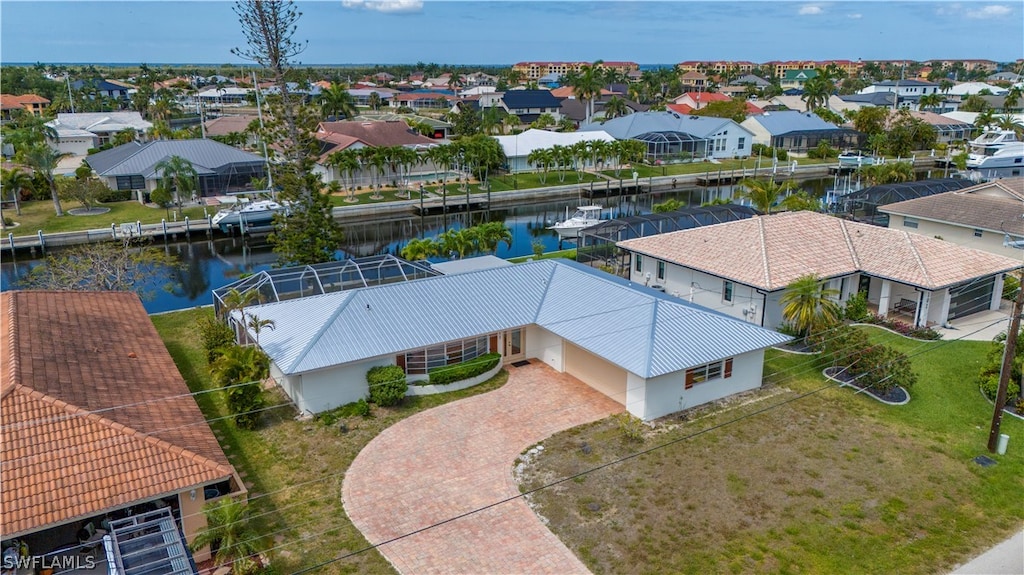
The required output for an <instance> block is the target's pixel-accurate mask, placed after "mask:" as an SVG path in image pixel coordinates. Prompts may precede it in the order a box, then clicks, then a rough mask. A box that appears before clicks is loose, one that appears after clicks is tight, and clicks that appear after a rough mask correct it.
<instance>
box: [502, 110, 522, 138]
mask: <svg viewBox="0 0 1024 575" xmlns="http://www.w3.org/2000/svg"><path fill="white" fill-rule="evenodd" d="M501 124H502V126H503V127H504V128H505V129H504V130H503V132H504V133H506V134H511V133H512V130H514V129H515V128H516V127H518V126H519V125H520V124H522V121H520V120H519V116H516V115H515V114H508V115H507V116H505V117H504V118H503V119H502V121H501Z"/></svg>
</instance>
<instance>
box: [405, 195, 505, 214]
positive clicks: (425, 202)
mask: <svg viewBox="0 0 1024 575" xmlns="http://www.w3.org/2000/svg"><path fill="white" fill-rule="evenodd" d="M488 203H489V202H488V201H487V197H486V196H483V195H481V194H472V195H470V196H469V197H466V195H465V194H448V195H447V196H446V197H442V196H438V195H436V194H432V193H426V194H424V197H423V198H422V200H421V201H418V202H417V201H415V200H414V203H413V204H412V209H413V211H414V212H415V213H416V215H418V216H427V215H431V214H441V213H447V212H464V211H467V210H468V211H472V210H485V209H487V206H488Z"/></svg>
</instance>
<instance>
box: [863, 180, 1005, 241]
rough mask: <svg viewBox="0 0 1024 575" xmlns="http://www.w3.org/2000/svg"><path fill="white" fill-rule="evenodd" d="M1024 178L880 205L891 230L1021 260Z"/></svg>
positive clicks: (879, 208)
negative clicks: (912, 233) (907, 232)
mask: <svg viewBox="0 0 1024 575" xmlns="http://www.w3.org/2000/svg"><path fill="white" fill-rule="evenodd" d="M1022 209H1024V178H1005V179H1002V180H994V181H991V182H986V183H983V184H978V185H976V186H972V187H969V188H964V189H962V190H959V191H955V192H946V193H943V194H935V195H933V196H926V197H923V198H916V199H913V200H907V201H904V202H897V203H895V204H888V205H885V206H879V207H878V211H879V212H882V213H885V214H888V215H889V227H890V228H893V229H897V230H907V231H912V232H915V233H918V234H921V235H925V236H934V237H940V238H942V239H944V240H946V241H947V242H952V243H954V244H957V245H960V246H965V247H969V248H974V249H978V250H983V251H986V252H990V253H994V254H1000V255H1004V256H1007V257H1011V258H1014V259H1016V260H1018V261H1022V260H1021V257H1022V255H1024V252H1022V251H1021V250H1022V249H1024V219H1021V213H1024V212H1022Z"/></svg>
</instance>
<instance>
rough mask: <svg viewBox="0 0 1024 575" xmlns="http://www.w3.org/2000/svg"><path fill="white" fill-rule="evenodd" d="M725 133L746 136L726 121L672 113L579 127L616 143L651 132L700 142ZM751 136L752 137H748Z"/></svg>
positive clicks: (644, 114)
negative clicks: (599, 132) (604, 134)
mask: <svg viewBox="0 0 1024 575" xmlns="http://www.w3.org/2000/svg"><path fill="white" fill-rule="evenodd" d="M724 129H735V130H743V131H745V132H749V130H747V129H746V128H744V127H742V126H740V125H739V124H737V123H736V122H734V121H732V120H730V119H728V118H715V117H713V116H687V115H685V114H679V113H676V112H672V111H666V112H637V113H635V114H628V115H626V116H619V117H618V118H614V119H611V120H608V121H607V122H604V123H603V124H602V123H599V122H591V123H589V124H584V125H582V126H580V128H579V130H577V131H578V132H593V131H596V130H603V131H605V132H608V133H609V134H610V135H611V136H612V137H614V138H615V139H616V140H628V139H631V138H636V137H637V136H641V135H643V134H648V133H651V132H682V133H685V134H690V135H692V136H695V137H697V138H700V139H703V138H707V137H708V136H711V135H713V134H717V133H718V132H720V131H722V130H724ZM751 135H752V134H751Z"/></svg>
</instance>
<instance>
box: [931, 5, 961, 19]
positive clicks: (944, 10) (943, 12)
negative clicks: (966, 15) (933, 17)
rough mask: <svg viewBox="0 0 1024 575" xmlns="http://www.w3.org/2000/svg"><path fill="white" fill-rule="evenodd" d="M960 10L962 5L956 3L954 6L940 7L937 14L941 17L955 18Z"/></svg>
mask: <svg viewBox="0 0 1024 575" xmlns="http://www.w3.org/2000/svg"><path fill="white" fill-rule="evenodd" d="M960 9H961V6H960V3H959V2H954V3H952V4H944V5H941V6H939V8H938V9H937V10H936V11H935V13H936V14H938V15H939V16H953V15H955V14H959V13H960Z"/></svg>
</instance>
